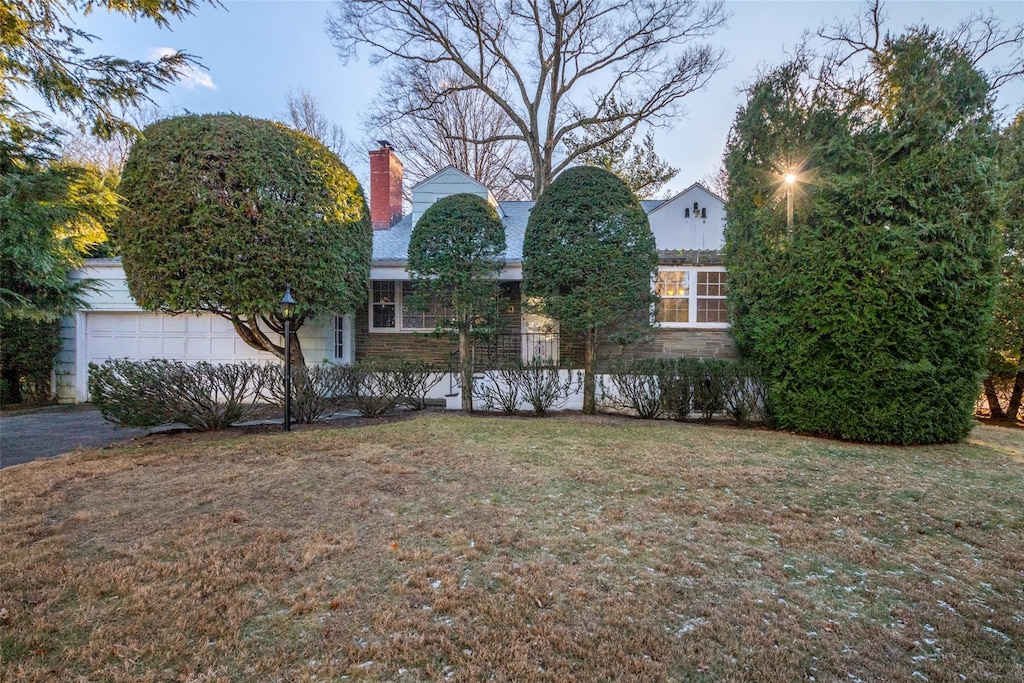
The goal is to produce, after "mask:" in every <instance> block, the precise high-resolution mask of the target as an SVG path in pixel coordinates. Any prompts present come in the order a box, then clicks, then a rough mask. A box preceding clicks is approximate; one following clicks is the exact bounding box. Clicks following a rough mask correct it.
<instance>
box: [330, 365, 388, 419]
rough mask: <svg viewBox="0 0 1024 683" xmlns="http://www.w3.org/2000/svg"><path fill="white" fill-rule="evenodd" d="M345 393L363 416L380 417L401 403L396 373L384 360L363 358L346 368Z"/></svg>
mask: <svg viewBox="0 0 1024 683" xmlns="http://www.w3.org/2000/svg"><path fill="white" fill-rule="evenodd" d="M343 386H344V388H345V394H346V395H347V396H348V398H349V399H350V400H351V401H352V403H354V404H355V407H356V410H358V411H359V414H360V415H362V416H363V417H379V416H381V415H383V414H384V413H387V412H390V411H392V410H394V409H395V408H396V407H397V406H398V405H399V404H400V403H401V396H400V393H399V388H398V387H397V386H396V384H395V381H394V375H393V374H392V373H390V372H388V371H387V365H386V363H385V362H384V361H378V360H363V361H359V362H358V363H355V364H354V365H349V366H348V367H346V368H345V373H344V379H343Z"/></svg>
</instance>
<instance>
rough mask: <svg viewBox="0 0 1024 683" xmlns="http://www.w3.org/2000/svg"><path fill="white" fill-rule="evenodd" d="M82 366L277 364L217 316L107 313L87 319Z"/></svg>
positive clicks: (87, 315)
mask: <svg viewBox="0 0 1024 683" xmlns="http://www.w3.org/2000/svg"><path fill="white" fill-rule="evenodd" d="M85 324H86V334H85V340H86V361H87V363H97V364H99V363H102V362H103V361H105V360H106V359H108V358H130V359H132V360H148V359H150V358H167V359H169V360H188V361H200V360H205V361H210V362H212V363H230V362H232V361H239V360H267V361H270V360H275V359H274V356H272V355H271V354H269V353H264V352H261V351H257V350H256V349H254V348H252V347H251V346H249V345H248V344H246V343H245V342H243V341H242V340H241V339H240V338H239V336H238V334H237V333H236V332H235V330H234V328H233V327H232V326H231V323H229V322H228V321H227V320H225V319H224V318H221V317H220V316H216V315H199V316H196V315H177V316H170V315H160V314H158V313H105V312H99V311H90V312H88V313H86V315H85Z"/></svg>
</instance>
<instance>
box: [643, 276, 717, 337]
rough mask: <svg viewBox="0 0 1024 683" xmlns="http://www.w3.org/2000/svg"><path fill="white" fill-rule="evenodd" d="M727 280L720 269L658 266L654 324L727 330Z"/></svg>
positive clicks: (655, 283)
mask: <svg viewBox="0 0 1024 683" xmlns="http://www.w3.org/2000/svg"><path fill="white" fill-rule="evenodd" d="M728 279H729V274H728V273H727V272H726V271H725V269H724V268H722V267H721V266H703V267H696V266H694V267H688V266H661V267H659V268H658V274H657V276H656V277H655V280H654V292H655V294H657V295H658V297H659V299H660V300H659V301H658V305H657V307H656V309H655V311H654V319H655V321H656V322H657V323H658V324H660V325H661V326H662V327H694V328H700V327H706V328H726V327H728V326H729V309H728V307H727V306H726V288H727V285H728Z"/></svg>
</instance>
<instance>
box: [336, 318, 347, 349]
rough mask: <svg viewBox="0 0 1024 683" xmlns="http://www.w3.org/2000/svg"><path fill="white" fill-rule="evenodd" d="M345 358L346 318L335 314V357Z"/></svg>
mask: <svg viewBox="0 0 1024 683" xmlns="http://www.w3.org/2000/svg"><path fill="white" fill-rule="evenodd" d="M343 358H345V318H344V316H340V315H336V316H334V359H335V360H342V359H343Z"/></svg>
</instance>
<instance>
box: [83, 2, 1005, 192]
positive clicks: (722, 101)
mask: <svg viewBox="0 0 1024 683" xmlns="http://www.w3.org/2000/svg"><path fill="white" fill-rule="evenodd" d="M331 8H332V5H331V3H330V2H311V1H289V0H259V1H252V0H250V1H231V0H227V1H225V2H224V6H223V8H216V7H203V8H201V9H200V10H198V11H197V12H196V14H195V15H193V16H191V17H187V18H185V19H184V20H183V21H180V22H174V23H172V29H171V30H159V29H157V28H156V27H154V26H153V25H152V24H150V23H148V22H143V21H140V22H132V21H130V20H127V19H125V18H123V17H121V16H119V15H108V14H105V13H103V12H99V13H94V14H93V15H91V16H89V17H87V18H85V19H84V20H82V21H81V23H80V26H81V28H83V29H85V30H86V31H88V32H90V33H93V34H95V35H96V36H98V38H99V40H98V41H97V42H96V43H95V44H94V45H93V47H92V50H94V51H96V52H102V53H106V54H114V55H117V56H122V57H128V58H134V59H140V58H151V57H152V56H153V54H155V52H156V51H157V50H160V49H166V48H171V49H177V50H184V51H186V52H189V53H192V54H194V55H196V56H198V57H199V59H200V60H201V62H202V64H203V67H204V70H203V71H202V72H200V73H197V74H195V77H194V78H191V79H189V80H187V81H183V82H181V83H179V84H177V85H175V86H173V87H171V88H169V89H168V90H167V91H166V92H163V93H155V95H154V100H155V101H156V103H157V104H158V105H159V106H160V107H161V108H162V109H163V110H165V111H171V112H179V113H180V112H182V111H185V110H187V111H191V112H197V113H202V112H235V113H239V114H246V115H249V116H257V117H264V118H281V117H282V115H283V112H284V110H285V100H286V96H287V94H288V91H289V89H292V90H295V89H298V88H306V89H307V90H309V91H310V92H311V93H313V94H314V95H315V96H316V97H317V98H318V99H319V101H320V103H321V105H322V107H323V109H324V111H325V113H326V114H328V115H329V116H330V117H331V118H332V119H334V120H335V121H337V122H338V123H340V124H341V125H342V126H343V127H344V129H345V131H346V133H347V134H348V136H349V138H350V139H352V140H355V141H360V140H363V139H364V138H365V137H366V136H365V134H364V131H363V128H362V118H361V117H362V114H363V112H364V111H365V110H366V108H367V106H368V105H369V103H370V102H371V100H372V99H373V97H374V95H375V93H376V91H377V82H378V80H379V77H380V70H379V69H378V68H377V67H373V66H371V65H370V64H369V61H368V60H367V59H365V58H364V59H363V60H361V61H358V62H354V63H350V64H349V65H343V64H342V63H341V61H340V60H339V59H338V58H337V56H336V54H335V51H334V48H333V47H332V45H331V43H330V40H329V39H328V37H327V35H326V33H325V31H324V18H325V17H326V15H327V14H328V12H329V11H330V10H331ZM726 8H727V10H728V11H729V12H730V13H731V15H732V17H731V19H730V20H729V23H728V28H726V29H725V30H723V31H721V32H720V33H719V34H717V35H716V36H715V37H714V38H713V39H712V42H714V43H716V44H719V45H722V46H724V47H725V48H726V49H727V50H728V51H729V54H730V65H729V66H728V68H726V69H724V70H723V71H721V72H719V73H718V74H717V75H716V76H715V78H714V79H713V80H712V82H711V84H710V85H709V86H708V88H707V89H706V90H705V91H702V92H699V93H696V94H694V95H691V96H690V97H688V98H687V99H686V109H687V115H686V116H684V117H681V118H680V119H678V120H677V121H676V122H675V124H674V125H673V126H671V127H669V128H659V129H657V130H656V131H655V141H656V147H657V150H658V152H659V154H661V156H662V157H664V158H665V159H666V160H667V161H668V162H669V163H671V164H672V165H673V166H676V167H678V168H679V169H680V172H679V175H678V176H676V178H675V179H674V180H673V181H672V182H671V183H670V185H669V186H668V189H669V190H670V191H678V190H681V189H684V188H685V187H687V186H689V185H690V184H691V183H693V182H694V181H696V180H699V179H701V178H702V177H704V176H705V175H707V174H709V173H711V172H712V171H713V170H714V169H715V167H716V166H717V165H718V163H719V160H720V158H721V155H722V150H723V148H724V146H725V142H726V136H727V134H728V131H729V126H730V124H731V123H732V120H733V116H734V114H735V112H736V108H737V106H739V105H740V104H741V103H742V101H743V97H742V94H741V93H740V92H739V89H740V88H742V87H743V86H744V84H747V83H749V82H750V81H751V80H752V79H753V78H754V77H755V76H756V74H757V72H758V69H759V68H760V67H764V66H770V65H775V64H778V63H780V62H781V61H783V60H784V59H785V56H786V52H787V50H789V49H791V48H793V47H794V46H795V45H796V44H797V43H799V41H800V37H801V34H802V33H803V32H804V31H805V30H812V31H813V30H814V29H816V28H818V26H819V25H821V24H822V23H831V22H832V21H833V20H834V19H835V18H837V17H838V18H840V19H850V18H853V17H854V16H855V15H856V14H857V13H858V12H859V11H860V10H861V9H862V8H863V4H862V3H860V2H778V1H770V2H769V1H757V0H742V1H732V2H727V3H726ZM989 8H991V9H992V10H993V11H994V12H995V13H996V15H997V16H998V17H1000V18H1001V19H1002V21H1003V24H1004V25H1010V24H1013V23H1017V22H1024V2H1020V1H1019V0H1017V1H1014V2H952V1H950V2H941V1H936V0H918V1H911V0H903V1H900V2H890V3H889V4H888V5H887V6H886V10H887V13H888V15H889V21H888V23H887V26H888V28H889V30H890V31H895V30H897V29H899V28H901V27H903V26H905V25H907V24H912V23H918V22H922V21H923V22H925V23H928V24H930V25H932V26H937V27H945V28H948V27H952V26H954V25H956V24H957V23H958V22H959V21H960V20H962V19H963V18H965V17H967V16H968V15H970V14H972V13H976V12H978V11H982V10H987V9H989ZM997 104H998V105H999V106H1001V107H1004V108H1007V109H1012V110H1013V111H1016V110H1018V109H1020V108H1021V107H1022V106H1024V83H1016V84H1014V85H1013V86H1012V87H1007V88H1005V89H1004V91H1002V92H1001V94H1000V97H999V100H998V102H997ZM363 149H365V147H363ZM399 153H400V150H399ZM364 157H365V155H364ZM352 161H353V170H354V171H356V173H357V174H358V175H360V176H365V173H366V169H365V158H362V159H352Z"/></svg>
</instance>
